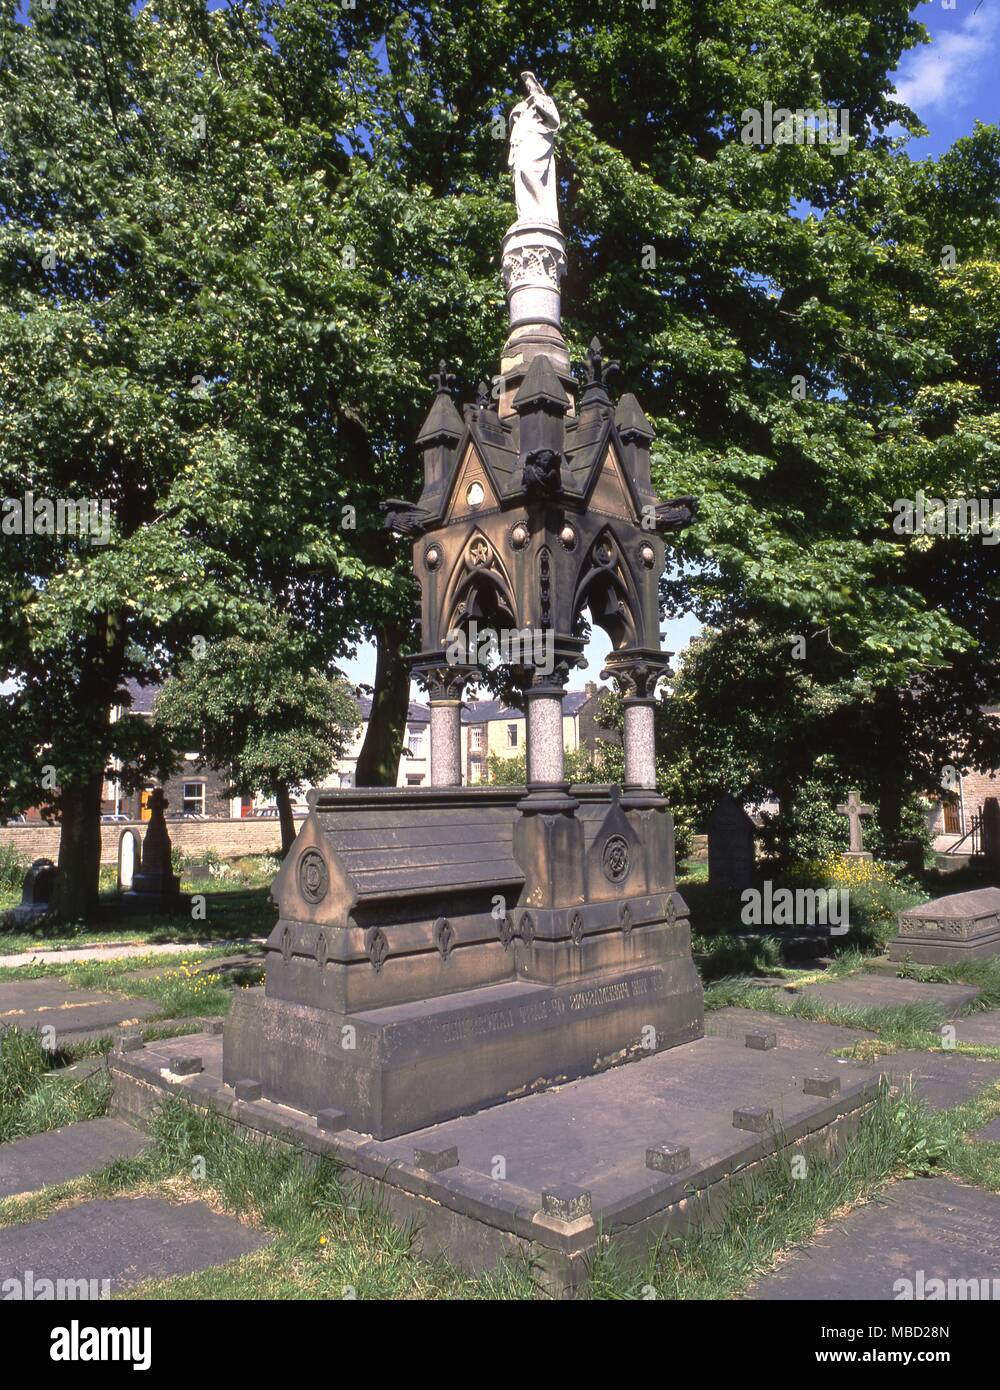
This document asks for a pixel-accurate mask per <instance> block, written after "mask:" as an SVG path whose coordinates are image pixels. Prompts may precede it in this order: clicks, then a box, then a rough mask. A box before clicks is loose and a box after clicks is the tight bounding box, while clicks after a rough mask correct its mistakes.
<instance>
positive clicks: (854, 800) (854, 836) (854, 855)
mask: <svg viewBox="0 0 1000 1390" xmlns="http://www.w3.org/2000/svg"><path fill="white" fill-rule="evenodd" d="M871 813H872V808H871V806H862V804H861V793H860V792H859V791H857V790H852V791H849V792H848V793H847V801H846V802H845V803H844V805H842V806H838V807H837V814H838V816H846V817H847V823H848V827H849V833H850V837H851V840H850V848H849V849H846V850H845V851H844V858H845V859H871V858H872V855H871V853H870V852H869V851H868V850H866V849H865V847H864V845H863V843H862V840H861V817H862V816H870V815H871Z"/></svg>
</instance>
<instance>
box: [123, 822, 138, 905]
mask: <svg viewBox="0 0 1000 1390" xmlns="http://www.w3.org/2000/svg"><path fill="white" fill-rule="evenodd" d="M141 867H142V841H141V840H140V839H139V834H138V831H135V830H132V829H131V828H129V829H126V830H123V831H122V833H121V834H120V835H119V836H118V891H119V893H127V892H128V891H129V889H130V888H131V887H132V880H133V879H134V878H135V874H136V870H137V869H139V868H141Z"/></svg>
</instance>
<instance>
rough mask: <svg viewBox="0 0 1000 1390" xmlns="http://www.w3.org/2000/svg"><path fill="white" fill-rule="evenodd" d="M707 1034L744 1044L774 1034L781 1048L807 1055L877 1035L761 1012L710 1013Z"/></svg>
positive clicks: (737, 1010)
mask: <svg viewBox="0 0 1000 1390" xmlns="http://www.w3.org/2000/svg"><path fill="white" fill-rule="evenodd" d="M705 1032H706V1034H708V1036H709V1037H713V1038H732V1039H733V1041H734V1042H743V1040H744V1038H745V1037H746V1034H747V1033H774V1034H775V1035H776V1037H777V1040H778V1046H779V1047H795V1048H800V1049H804V1050H805V1051H807V1052H822V1053H827V1052H833V1051H835V1050H836V1049H837V1048H840V1047H850V1046H851V1044H852V1043H855V1042H858V1041H859V1039H861V1038H873V1037H875V1034H874V1033H869V1032H866V1031H865V1030H864V1029H862V1028H840V1027H838V1026H837V1025H836V1024H833V1023H814V1022H813V1021H812V1020H811V1019H808V1018H791V1017H789V1016H788V1015H786V1014H769V1013H765V1012H764V1011H763V1010H760V1009H736V1008H733V1009H707V1010H706V1011H705Z"/></svg>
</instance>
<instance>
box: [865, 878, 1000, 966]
mask: <svg viewBox="0 0 1000 1390" xmlns="http://www.w3.org/2000/svg"><path fill="white" fill-rule="evenodd" d="M995 955H1000V888H977V889H975V890H974V891H973V892H971V893H952V894H950V896H948V897H946V898H937V899H936V900H935V901H934V902H929V903H921V904H920V906H919V907H911V908H907V909H906V910H905V911H904V912H901V913H900V914H899V935H898V936H897V937H896V938H895V940H893V941H891V942H890V943H889V959H890V960H898V961H905V960H907V959H909V960H912V961H915V962H916V963H917V964H921V965H939V964H947V963H948V961H955V960H969V959H972V960H978V959H979V958H980V957H982V956H995Z"/></svg>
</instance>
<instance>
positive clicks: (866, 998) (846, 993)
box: [802, 974, 979, 1013]
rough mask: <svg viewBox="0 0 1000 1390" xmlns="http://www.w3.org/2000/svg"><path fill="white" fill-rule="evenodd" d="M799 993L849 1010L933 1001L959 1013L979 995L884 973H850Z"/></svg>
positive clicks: (971, 989)
mask: <svg viewBox="0 0 1000 1390" xmlns="http://www.w3.org/2000/svg"><path fill="white" fill-rule="evenodd" d="M802 993H803V994H807V995H811V996H812V997H813V998H815V999H823V1000H825V1001H826V1002H827V1003H828V1004H840V1005H842V1006H843V1007H845V1008H852V1009H870V1008H879V1009H899V1008H902V1007H904V1006H905V1005H907V1004H937V1005H938V1006H939V1007H940V1008H942V1009H945V1010H947V1011H948V1012H953V1013H959V1012H961V1010H962V1009H965V1008H967V1007H968V1006H969V1005H970V1004H971V1003H972V1002H973V1000H975V999H976V997H977V996H978V994H979V990H978V989H977V988H976V987H975V985H935V984H922V983H921V982H920V981H919V980H900V979H897V978H894V977H892V976H887V975H882V974H878V975H851V976H849V977H848V978H847V979H844V980H831V981H830V982H829V984H826V983H821V984H815V985H806V986H805V987H804V989H803V990H802Z"/></svg>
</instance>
